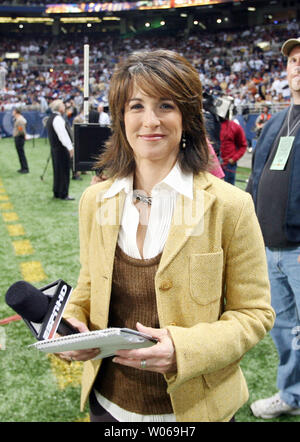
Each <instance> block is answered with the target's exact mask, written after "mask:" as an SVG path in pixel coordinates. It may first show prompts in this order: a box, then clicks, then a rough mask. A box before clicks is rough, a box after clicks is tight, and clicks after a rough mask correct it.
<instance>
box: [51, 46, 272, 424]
mask: <svg viewBox="0 0 300 442" xmlns="http://www.w3.org/2000/svg"><path fill="white" fill-rule="evenodd" d="M109 108H110V111H111V118H112V124H111V127H112V135H111V137H110V138H109V140H108V141H107V143H106V149H105V150H104V152H102V153H101V156H100V158H99V161H98V163H97V167H98V168H99V169H102V168H103V169H104V170H105V172H106V174H107V178H108V179H106V180H105V181H102V182H100V183H98V184H95V185H93V186H89V187H88V188H87V189H86V190H85V192H84V194H83V195H82V198H81V201H80V208H79V220H80V221H79V222H80V244H81V245H80V256H81V270H80V275H79V279H78V284H77V287H76V288H75V290H74V291H73V294H72V295H71V298H70V300H69V303H68V306H67V308H66V310H65V314H64V316H65V318H66V319H68V320H69V321H70V322H71V323H72V324H73V325H74V326H75V327H77V328H78V330H79V331H80V332H86V331H88V330H97V329H105V328H107V327H126V328H131V329H135V328H136V329H137V330H138V331H139V332H143V333H146V334H148V335H151V336H152V337H154V338H155V339H156V340H157V343H156V344H155V345H154V346H152V347H151V348H141V349H135V350H119V351H117V352H116V354H115V355H114V356H113V357H110V358H105V359H103V360H101V359H97V360H92V359H93V358H94V357H96V356H98V355H99V349H87V350H72V351H67V352H62V353H59V354H58V356H59V357H60V358H61V359H63V360H67V361H71V360H80V361H86V362H85V364H84V371H83V376H82V402H81V406H82V407H84V404H85V403H86V401H87V400H88V399H89V401H90V417H91V421H93V422H116V421H122V422H129V421H134V422H139V421H144V422H145V421H147V422H153V421H155V422H175V421H179V422H186V421H189V422H201V421H202V422H203V421H214V422H216V421H224V422H227V421H232V420H234V414H235V413H236V411H237V410H238V409H239V408H240V407H241V406H242V405H243V404H244V403H245V402H246V401H247V398H248V390H247V386H246V382H245V379H244V376H243V374H242V372H241V369H240V366H239V362H240V360H241V358H242V357H243V355H244V354H245V353H246V352H247V351H248V350H249V349H250V348H252V347H253V346H254V345H255V344H256V343H257V342H258V341H259V340H261V339H262V338H263V336H264V335H265V333H266V332H267V331H268V330H270V328H271V327H272V325H273V321H274V312H273V310H272V308H271V306H270V293H269V281H268V274H267V266H266V259H265V251H264V245H263V240H262V236H261V232H260V228H259V225H258V222H257V218H256V215H255V212H254V207H253V202H252V199H251V197H250V195H248V194H247V193H246V192H243V191H242V190H240V189H238V188H235V187H233V186H230V185H228V184H227V183H225V182H224V181H223V180H221V179H219V178H216V177H215V176H214V175H212V174H211V173H209V172H208V171H207V168H208V167H209V155H210V153H209V148H208V145H207V135H206V131H205V125H204V118H203V109H202V86H201V82H200V80H199V74H198V72H197V71H196V69H194V68H193V67H192V66H191V64H190V63H189V62H188V61H187V60H186V59H185V58H183V57H181V56H180V55H179V54H177V53H176V52H173V51H168V50H155V51H149V52H148V51H141V52H136V53H133V54H131V55H130V56H129V57H128V58H127V59H124V60H122V61H121V62H120V63H119V64H118V65H117V67H116V69H115V71H114V74H113V76H112V79H111V85H110V92H109ZM249 268H251V272H249ZM99 356H100V358H101V349H100V355H99Z"/></svg>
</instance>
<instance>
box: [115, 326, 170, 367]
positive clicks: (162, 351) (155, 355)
mask: <svg viewBox="0 0 300 442" xmlns="http://www.w3.org/2000/svg"><path fill="white" fill-rule="evenodd" d="M137 330H138V331H139V332H141V333H146V334H147V335H150V336H152V337H153V338H156V339H157V340H158V342H157V344H156V345H153V346H152V347H148V348H139V349H136V350H119V351H117V352H116V355H115V357H114V358H113V362H116V363H118V364H121V365H127V366H128V367H134V368H139V369H141V370H149V371H156V372H158V373H162V374H166V373H174V372H176V371H177V366H176V354H175V348H174V344H173V341H172V338H171V336H170V335H169V332H168V330H167V329H165V328H151V327H145V326H143V325H142V324H140V323H139V322H138V323H137Z"/></svg>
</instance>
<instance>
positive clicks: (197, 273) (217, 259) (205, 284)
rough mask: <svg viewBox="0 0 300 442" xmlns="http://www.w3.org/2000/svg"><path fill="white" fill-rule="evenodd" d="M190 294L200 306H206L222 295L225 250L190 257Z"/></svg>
mask: <svg viewBox="0 0 300 442" xmlns="http://www.w3.org/2000/svg"><path fill="white" fill-rule="evenodd" d="M189 264H190V294H191V297H192V298H193V299H194V301H196V302H197V303H198V304H201V305H206V304H210V303H211V302H213V301H216V300H218V299H220V297H221V295H222V273H223V250H221V251H220V252H215V253H201V254H194V255H191V256H190V263H189Z"/></svg>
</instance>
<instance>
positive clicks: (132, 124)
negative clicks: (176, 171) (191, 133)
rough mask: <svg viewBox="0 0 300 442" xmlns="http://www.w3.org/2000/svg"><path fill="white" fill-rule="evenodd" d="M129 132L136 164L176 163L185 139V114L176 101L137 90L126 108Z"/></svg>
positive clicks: (128, 135)
mask: <svg viewBox="0 0 300 442" xmlns="http://www.w3.org/2000/svg"><path fill="white" fill-rule="evenodd" d="M124 123H125V132H126V137H127V140H128V143H129V144H130V146H131V148H132V150H133V153H134V157H135V161H136V163H137V164H138V163H139V162H140V161H142V160H148V161H155V162H157V161H159V162H161V161H163V162H165V161H168V162H169V161H172V162H175V161H176V158H177V154H178V151H179V148H180V141H181V136H182V114H181V112H180V110H179V108H178V106H177V105H176V104H175V103H174V101H173V100H171V99H168V98H165V97H152V96H149V95H145V94H144V93H143V92H142V91H141V90H140V89H139V88H137V87H135V88H134V89H133V93H132V95H131V97H130V98H129V100H128V102H127V103H126V105H125V112H124Z"/></svg>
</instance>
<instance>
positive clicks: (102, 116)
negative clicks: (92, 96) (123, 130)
mask: <svg viewBox="0 0 300 442" xmlns="http://www.w3.org/2000/svg"><path fill="white" fill-rule="evenodd" d="M97 110H98V112H99V120H98V123H99V124H100V126H109V125H110V118H109V115H108V113H107V112H104V105H103V103H100V104H99V106H98V108H97Z"/></svg>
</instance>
